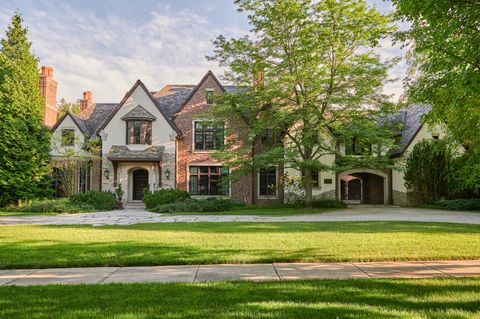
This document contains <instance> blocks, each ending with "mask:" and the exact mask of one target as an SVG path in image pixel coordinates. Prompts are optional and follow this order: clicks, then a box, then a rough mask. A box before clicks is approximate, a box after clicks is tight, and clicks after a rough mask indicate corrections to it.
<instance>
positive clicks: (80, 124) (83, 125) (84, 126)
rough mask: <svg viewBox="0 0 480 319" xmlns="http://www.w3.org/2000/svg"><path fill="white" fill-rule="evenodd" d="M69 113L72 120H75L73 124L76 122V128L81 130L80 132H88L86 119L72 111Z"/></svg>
mask: <svg viewBox="0 0 480 319" xmlns="http://www.w3.org/2000/svg"><path fill="white" fill-rule="evenodd" d="M70 115H71V117H72V120H73V121H74V122H75V124H77V126H78V128H79V129H80V130H81V131H82V133H84V134H85V133H86V134H89V131H88V126H87V123H86V121H85V120H84V119H82V118H81V117H78V116H77V115H75V114H73V113H70Z"/></svg>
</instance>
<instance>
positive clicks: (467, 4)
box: [393, 0, 480, 191]
mask: <svg viewBox="0 0 480 319" xmlns="http://www.w3.org/2000/svg"><path fill="white" fill-rule="evenodd" d="M393 3H394V4H395V6H396V16H397V18H398V19H399V20H402V21H404V22H407V23H406V24H408V25H409V26H410V27H409V28H408V29H406V30H404V31H402V32H399V33H398V34H397V37H398V39H399V40H401V41H405V43H407V44H408V46H409V47H410V48H411V53H410V55H411V57H412V59H411V61H410V62H411V66H412V68H411V71H410V74H409V75H408V78H407V79H406V81H407V88H408V97H409V100H410V101H413V102H423V103H428V104H430V105H432V112H431V114H430V116H429V120H430V121H431V122H433V123H442V124H443V123H446V125H447V126H448V131H449V134H450V135H451V136H452V137H453V138H454V140H455V141H456V142H457V143H460V144H461V145H464V146H465V149H466V153H465V155H464V157H465V160H464V163H463V164H464V165H463V166H462V167H459V169H460V170H461V172H460V175H462V176H463V178H464V179H463V180H460V181H459V183H464V184H467V186H468V188H470V189H474V190H476V191H479V190H480V178H479V177H480V165H479V164H478V163H480V134H478V123H480V112H479V110H480V55H479V54H478V52H479V50H478V48H479V45H480V28H479V24H478V21H479V20H478V19H479V18H478V17H479V16H480V4H479V2H478V1H451V0H422V1H418V0H393Z"/></svg>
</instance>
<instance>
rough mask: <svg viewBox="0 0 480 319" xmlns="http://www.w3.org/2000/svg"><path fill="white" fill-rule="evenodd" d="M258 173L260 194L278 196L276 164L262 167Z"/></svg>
mask: <svg viewBox="0 0 480 319" xmlns="http://www.w3.org/2000/svg"><path fill="white" fill-rule="evenodd" d="M258 175H259V195H260V196H268V197H274V196H277V168H276V167H275V166H270V167H268V168H261V169H260V172H259V174H258Z"/></svg>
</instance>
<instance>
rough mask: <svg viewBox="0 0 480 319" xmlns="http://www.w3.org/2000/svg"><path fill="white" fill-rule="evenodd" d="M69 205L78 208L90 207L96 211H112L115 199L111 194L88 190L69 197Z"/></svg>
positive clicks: (115, 202) (115, 203)
mask: <svg viewBox="0 0 480 319" xmlns="http://www.w3.org/2000/svg"><path fill="white" fill-rule="evenodd" d="M69 200H70V203H72V204H73V205H76V206H79V207H85V206H87V207H88V206H90V207H93V208H94V209H96V210H113V209H115V207H116V205H117V197H116V196H115V194H114V193H112V192H99V191H95V190H90V191H88V192H86V193H79V194H75V195H72V196H70V198H69Z"/></svg>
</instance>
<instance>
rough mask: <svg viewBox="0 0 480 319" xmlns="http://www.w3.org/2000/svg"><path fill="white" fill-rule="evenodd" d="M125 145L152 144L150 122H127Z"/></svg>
mask: <svg viewBox="0 0 480 319" xmlns="http://www.w3.org/2000/svg"><path fill="white" fill-rule="evenodd" d="M127 144H148V145H150V144H152V122H149V121H128V122H127Z"/></svg>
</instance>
